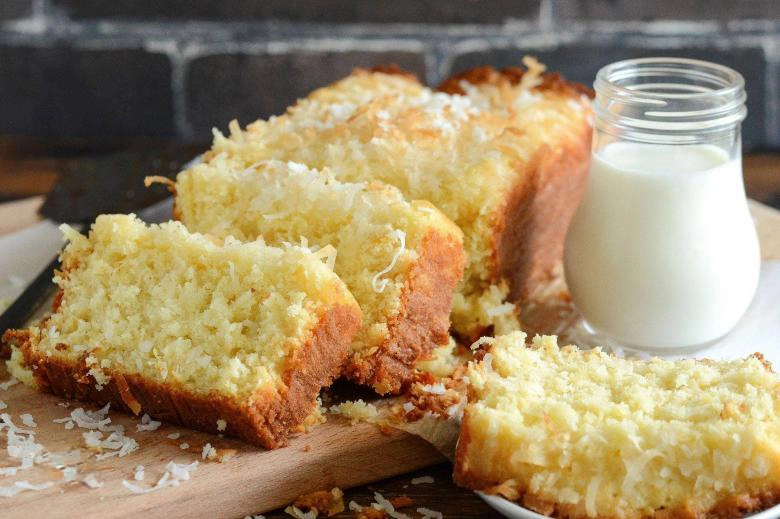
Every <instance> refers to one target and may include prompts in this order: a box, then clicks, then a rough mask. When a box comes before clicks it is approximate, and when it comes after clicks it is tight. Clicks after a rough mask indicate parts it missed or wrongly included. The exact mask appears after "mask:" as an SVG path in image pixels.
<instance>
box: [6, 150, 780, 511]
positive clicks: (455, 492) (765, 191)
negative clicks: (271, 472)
mask: <svg viewBox="0 0 780 519" xmlns="http://www.w3.org/2000/svg"><path fill="white" fill-rule="evenodd" d="M154 147H159V148H160V149H163V148H164V149H165V150H167V151H168V152H170V150H171V148H173V149H174V155H177V156H180V157H181V158H182V160H183V159H185V158H187V157H192V156H195V155H196V154H197V152H198V150H202V149H204V148H205V146H203V145H178V144H172V143H161V142H137V141H136V142H129V143H128V142H122V143H116V142H102V143H97V144H96V143H92V142H71V143H65V144H63V143H57V144H52V143H46V142H29V141H22V140H19V139H9V138H0V202H11V201H15V203H16V204H25V205H28V206H29V205H34V204H40V201H41V199H40V198H34V199H30V198H29V197H35V196H37V195H44V194H45V193H47V192H48V191H49V190H50V189H51V187H52V186H53V184H54V182H55V181H56V179H57V177H58V176H59V175H62V174H68V171H70V170H72V169H73V168H78V167H79V165H80V164H82V163H84V162H89V161H91V160H94V158H95V157H97V156H99V155H100V154H102V153H105V152H109V151H116V150H128V149H129V150H133V149H139V150H140V149H144V150H145V151H146V153H148V150H149V148H154ZM180 162H181V161H180V160H169V161H167V162H166V163H160V164H158V165H152V167H151V168H150V170H149V171H148V174H150V175H153V174H166V173H170V171H171V170H175V169H176V168H177V167H178V165H179V163H180ZM105 174H121V171H111V172H105ZM744 175H745V186H746V191H747V193H748V196H750V197H751V198H753V199H756V200H759V201H761V202H763V203H765V204H767V205H771V206H774V207H775V208H778V209H780V154H776V155H775V154H757V155H749V156H746V157H745V161H744ZM5 207H6V209H8V208H9V206H7V205H6V206H5ZM10 207H12V206H10ZM12 230H13V229H10V228H4V226H3V219H2V218H0V234H5V233H7V232H11V231H12ZM451 471H452V467H451V465H450V464H442V465H438V466H436V467H431V468H429V469H424V470H422V471H419V472H417V473H412V474H407V475H403V476H399V477H395V478H390V479H387V480H384V481H382V482H380V483H376V484H373V485H368V486H364V487H359V488H355V489H351V490H348V491H346V492H345V498H344V500H345V504H346V503H348V502H349V501H350V500H354V501H356V502H357V503H359V504H361V505H368V504H370V503H371V502H372V501H373V500H374V492H380V493H381V494H382V495H383V496H385V497H386V498H392V497H397V496H401V495H406V496H409V497H410V498H411V499H412V500H413V501H414V503H415V504H414V508H417V507H426V508H429V509H432V510H437V511H440V512H442V513H443V514H444V517H459V518H472V517H487V518H489V517H500V516H499V515H498V514H497V513H496V512H494V511H493V510H492V509H490V508H488V507H487V506H486V505H485V504H484V503H483V502H482V501H481V500H480V499H479V498H478V497H477V496H476V495H474V494H473V493H471V492H467V491H464V490H462V489H459V488H457V487H455V486H454V485H453V483H452V477H451ZM419 476H431V477H433V479H434V482H433V483H424V484H417V485H412V484H411V479H412V478H414V477H419ZM402 511H404V512H407V513H409V515H411V516H413V517H418V516H419V515H418V514H415V513H411V512H410V511H409V510H402ZM265 516H266V517H267V518H282V517H289V516H288V515H287V514H285V513H284V512H283V511H282V510H279V511H276V512H274V513H270V514H265ZM352 516H353V514H352V513H350V512H348V511H347V512H345V513H343V514H339V515H338V516H336V517H352Z"/></svg>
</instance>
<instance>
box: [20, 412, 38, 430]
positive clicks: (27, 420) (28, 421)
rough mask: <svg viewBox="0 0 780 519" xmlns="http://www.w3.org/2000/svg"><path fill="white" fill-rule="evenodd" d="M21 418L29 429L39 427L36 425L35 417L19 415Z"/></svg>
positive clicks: (26, 414)
mask: <svg viewBox="0 0 780 519" xmlns="http://www.w3.org/2000/svg"><path fill="white" fill-rule="evenodd" d="M19 418H21V419H22V424H24V425H26V426H27V427H38V424H37V423H35V420H34V419H33V415H31V414H29V413H25V414H22V415H19Z"/></svg>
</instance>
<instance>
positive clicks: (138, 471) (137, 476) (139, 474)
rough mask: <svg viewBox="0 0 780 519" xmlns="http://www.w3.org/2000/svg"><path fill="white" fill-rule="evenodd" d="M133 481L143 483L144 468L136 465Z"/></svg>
mask: <svg viewBox="0 0 780 519" xmlns="http://www.w3.org/2000/svg"><path fill="white" fill-rule="evenodd" d="M133 479H134V480H136V481H143V480H144V466H143V465H138V466H137V467H136V468H135V473H134V474H133Z"/></svg>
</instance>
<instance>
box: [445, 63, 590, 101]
mask: <svg viewBox="0 0 780 519" xmlns="http://www.w3.org/2000/svg"><path fill="white" fill-rule="evenodd" d="M526 73H527V70H525V69H522V68H520V67H506V68H504V69H501V70H496V69H495V68H493V67H490V66H484V67H476V68H472V69H469V70H466V71H464V72H461V73H460V74H455V75H453V76H450V77H448V78H447V79H445V80H444V81H443V82H442V84H441V85H439V88H438V90H439V91H441V92H446V93H448V94H461V95H463V94H465V92H464V91H463V87H462V83H463V82H464V81H465V82H466V83H471V84H472V85H485V84H487V85H496V84H499V83H501V82H504V81H506V82H508V83H509V84H510V85H517V84H518V83H520V81H521V80H522V78H523V76H524V75H525V74H526ZM540 79H541V81H540V83H539V84H538V85H536V86H535V87H533V89H534V90H539V91H546V92H558V93H561V94H564V95H571V96H580V95H586V96H588V97H591V98H592V97H593V96H594V93H593V90H591V89H590V88H588V87H586V86H585V85H582V84H580V83H574V82H570V81H566V79H565V78H564V77H563V76H562V75H560V74H558V73H557V72H545V73H544V74H542V75H541V77H540Z"/></svg>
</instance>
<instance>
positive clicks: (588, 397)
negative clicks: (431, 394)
mask: <svg viewBox="0 0 780 519" xmlns="http://www.w3.org/2000/svg"><path fill="white" fill-rule="evenodd" d="M481 343H482V344H481V345H482V347H484V348H485V349H486V350H487V351H488V353H487V354H486V355H485V356H484V358H483V359H482V360H481V361H480V362H477V363H474V364H472V365H471V366H470V367H469V369H468V373H467V376H468V379H469V382H470V388H469V392H470V394H469V404H468V406H467V408H466V411H465V417H464V422H463V428H462V431H461V436H460V440H459V445H458V454H457V460H456V468H455V477H456V480H457V481H458V482H459V483H460V484H462V485H465V486H468V487H469V488H480V489H487V490H489V491H492V492H498V493H501V494H503V495H505V496H508V497H510V498H511V499H515V500H518V501H519V502H521V503H522V504H525V505H526V506H528V507H530V508H533V509H536V510H538V511H540V512H542V513H545V514H550V515H553V516H555V517H566V518H585V517H603V518H607V517H609V518H613V517H614V518H632V519H636V518H645V517H664V518H666V517H668V518H674V517H697V518H698V517H741V515H742V514H741V513H739V514H738V515H733V514H735V513H737V512H735V510H742V511H743V512H745V513H747V512H748V511H750V510H751V509H752V510H757V509H761V508H765V507H767V506H769V505H772V504H774V503H776V502H777V501H778V498H777V495H778V494H777V492H778V488H779V487H780V404H779V402H780V398H779V397H780V384H779V383H778V379H777V377H776V375H775V374H774V373H773V372H772V371H771V370H770V368H769V366H768V365H767V364H766V363H765V362H764V361H763V360H762V359H761V358H760V357H756V356H752V357H748V358H746V359H739V360H731V361H718V362H713V361H696V360H681V361H665V360H660V359H653V360H650V361H637V360H626V359H622V358H616V357H614V356H610V355H607V354H606V353H603V352H602V351H600V350H591V351H580V350H578V349H577V348H575V347H572V346H567V347H564V348H559V347H558V345H557V344H556V339H555V338H554V337H536V338H534V340H533V341H532V343H531V344H530V345H528V346H526V345H525V335H524V334H523V333H520V332H516V333H512V334H508V335H505V336H502V337H498V338H496V339H494V340H493V339H483V340H482V341H481ZM664 513H666V514H669V515H663V514H664ZM653 514H659V515H653ZM697 514H698V515H697ZM718 514H721V515H718Z"/></svg>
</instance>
